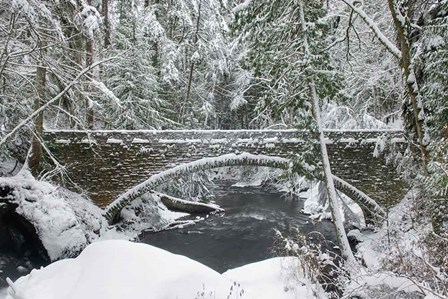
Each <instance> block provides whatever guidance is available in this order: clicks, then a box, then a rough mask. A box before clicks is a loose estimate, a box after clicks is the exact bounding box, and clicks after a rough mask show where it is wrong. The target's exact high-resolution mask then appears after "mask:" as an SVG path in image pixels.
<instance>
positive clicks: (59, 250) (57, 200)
mask: <svg viewBox="0 0 448 299" xmlns="http://www.w3.org/2000/svg"><path fill="white" fill-rule="evenodd" d="M0 186H8V187H10V188H12V189H13V194H12V195H13V198H12V202H13V203H15V204H17V205H18V207H17V208H16V212H17V213H18V214H20V215H22V216H23V217H24V218H25V219H27V220H28V221H29V222H30V223H31V224H32V225H33V226H34V228H35V229H36V232H37V234H38V236H39V238H40V240H41V241H42V244H43V246H44V247H45V249H46V250H47V252H48V256H49V257H50V259H51V260H53V261H54V260H57V259H59V258H63V257H67V256H71V255H73V254H76V253H77V252H79V251H81V250H82V249H83V248H84V247H85V246H86V245H87V244H88V243H89V242H90V241H91V240H92V239H94V238H96V237H97V234H99V233H100V231H101V229H102V228H103V227H105V226H106V225H107V222H106V221H105V219H104V218H103V217H102V213H101V210H100V209H99V208H98V207H96V206H94V205H92V204H91V203H90V202H89V201H88V200H86V199H85V198H83V197H81V196H80V195H78V194H76V193H72V192H69V191H67V190H64V189H62V188H57V187H55V186H53V185H52V184H50V183H47V182H42V181H37V180H36V179H35V178H34V177H33V176H32V175H31V173H30V172H28V171H26V170H23V171H20V172H19V173H18V174H17V175H16V176H14V177H8V178H0Z"/></svg>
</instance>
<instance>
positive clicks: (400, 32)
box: [387, 0, 429, 175]
mask: <svg viewBox="0 0 448 299" xmlns="http://www.w3.org/2000/svg"><path fill="white" fill-rule="evenodd" d="M387 2H388V5H389V10H390V12H391V15H392V19H393V22H394V26H395V29H396V31H397V38H398V42H399V44H400V48H401V60H400V66H401V69H402V74H403V79H404V80H405V84H406V90H407V93H408V96H409V101H410V104H411V108H412V119H413V120H414V126H413V127H414V131H415V133H416V135H417V139H418V145H419V150H420V153H421V155H422V162H423V171H424V174H425V175H428V159H429V154H428V150H427V148H426V145H425V141H424V135H425V132H424V123H423V117H424V114H423V111H422V110H423V107H422V105H423V104H421V105H419V104H418V101H417V97H418V92H419V90H418V83H417V78H416V76H415V73H414V69H413V66H412V63H411V49H410V41H409V39H408V35H407V30H406V29H407V28H406V24H405V22H406V20H405V18H404V17H403V16H402V15H401V13H400V11H399V10H398V9H397V7H396V6H395V2H394V0H388V1H387Z"/></svg>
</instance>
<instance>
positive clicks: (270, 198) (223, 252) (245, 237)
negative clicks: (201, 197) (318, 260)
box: [139, 186, 336, 273]
mask: <svg viewBox="0 0 448 299" xmlns="http://www.w3.org/2000/svg"><path fill="white" fill-rule="evenodd" d="M214 194H215V198H214V202H215V203H216V204H218V205H220V206H221V207H222V208H224V209H225V213H224V214H223V215H211V216H210V217H208V218H207V219H205V220H204V221H201V222H198V223H197V224H195V225H193V226H187V227H184V228H180V229H173V230H168V231H161V232H157V233H154V232H144V233H142V234H141V235H140V236H139V238H140V242H142V243H146V244H150V245H154V246H157V247H160V248H163V249H165V250H168V251H170V252H173V253H176V254H181V255H185V256H187V257H190V258H192V259H194V260H196V261H199V262H201V263H203V264H205V265H207V266H208V267H210V268H212V269H214V270H216V271H218V272H221V273H222V272H224V271H226V270H228V269H231V268H235V267H239V266H242V265H245V264H249V263H252V262H257V261H260V260H264V259H267V258H270V257H273V256H278V253H275V252H274V251H273V249H274V248H273V244H274V241H275V232H274V229H277V230H279V231H280V232H282V234H283V235H284V236H289V235H291V234H294V232H293V230H292V228H294V227H295V228H298V229H299V230H300V231H301V232H302V233H304V234H309V233H311V232H317V233H316V234H315V236H316V237H317V236H318V235H320V236H323V237H325V239H327V241H326V242H325V247H327V249H332V247H333V246H334V244H335V243H336V239H335V230H334V227H333V224H332V223H331V222H330V221H326V220H324V221H314V220H312V219H310V218H309V217H308V216H307V215H305V214H303V213H302V212H301V210H302V208H303V199H299V198H291V197H290V196H289V195H286V194H285V193H281V192H278V191H270V190H268V189H266V188H258V187H244V188H239V187H230V186H221V187H220V188H218V189H217V190H216V192H214ZM315 239H316V238H315ZM328 241H329V242H328Z"/></svg>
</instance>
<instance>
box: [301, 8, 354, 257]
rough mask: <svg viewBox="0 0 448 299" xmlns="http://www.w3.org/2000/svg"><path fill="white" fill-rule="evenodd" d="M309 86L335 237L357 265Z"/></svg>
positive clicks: (303, 27)
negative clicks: (343, 219)
mask: <svg viewBox="0 0 448 299" xmlns="http://www.w3.org/2000/svg"><path fill="white" fill-rule="evenodd" d="M302 1H303V0H300V1H299V9H300V11H299V13H300V24H301V30H302V32H303V33H304V42H303V45H304V50H305V56H307V57H310V56H311V51H310V49H309V45H308V39H307V35H306V32H307V28H306V23H305V14H304V11H303V2H302ZM309 88H310V97H311V100H312V107H313V114H314V118H315V120H316V124H317V128H318V133H319V143H320V154H321V158H322V165H323V170H324V178H325V185H326V187H327V193H328V202H329V204H330V211H331V216H332V218H333V223H334V226H335V229H336V237H337V239H338V243H339V248H340V250H341V254H342V256H343V257H344V259H345V260H346V261H347V263H348V264H350V265H352V266H354V265H357V264H358V263H357V262H356V259H355V257H354V255H353V252H352V250H351V248H350V244H349V243H348V239H347V234H346V233H345V229H344V222H343V221H342V215H341V210H340V209H339V202H338V199H337V195H336V188H335V187H334V181H333V175H332V173H331V167H330V160H329V158H328V152H327V145H326V143H325V136H324V132H323V129H322V122H321V117H320V106H319V99H318V96H317V92H316V85H315V83H314V81H313V80H312V79H311V82H310V83H309Z"/></svg>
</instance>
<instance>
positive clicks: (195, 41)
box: [184, 1, 202, 107]
mask: <svg viewBox="0 0 448 299" xmlns="http://www.w3.org/2000/svg"><path fill="white" fill-rule="evenodd" d="M201 6H202V2H201V1H199V7H198V19H197V21H196V33H195V35H194V41H193V42H194V45H195V46H196V44H197V42H198V40H199V27H200V24H201ZM194 65H195V61H194V60H193V61H192V62H191V64H190V71H189V76H188V85H187V94H186V96H185V101H184V107H185V106H187V105H188V102H189V101H190V97H191V85H192V84H193V72H194Z"/></svg>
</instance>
